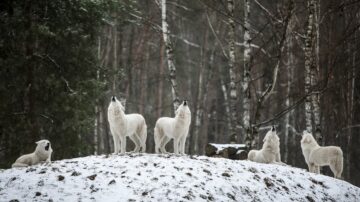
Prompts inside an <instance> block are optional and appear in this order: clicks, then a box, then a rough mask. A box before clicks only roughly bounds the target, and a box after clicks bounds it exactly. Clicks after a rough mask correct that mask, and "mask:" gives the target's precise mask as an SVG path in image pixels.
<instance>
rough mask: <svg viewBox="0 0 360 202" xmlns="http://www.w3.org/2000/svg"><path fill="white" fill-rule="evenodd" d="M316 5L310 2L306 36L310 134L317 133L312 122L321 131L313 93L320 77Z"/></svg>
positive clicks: (306, 74) (306, 80)
mask: <svg viewBox="0 0 360 202" xmlns="http://www.w3.org/2000/svg"><path fill="white" fill-rule="evenodd" d="M316 4H317V0H309V1H308V6H307V10H308V18H307V28H306V36H305V94H306V95H309V96H307V97H306V100H305V124H306V130H307V131H309V132H310V131H315V130H314V128H313V127H312V120H314V123H315V128H316V129H319V127H320V106H319V96H318V95H316V93H313V91H314V90H315V87H316V85H317V77H318V67H317V62H316V59H315V54H316V53H315V48H314V44H315V42H316V41H315V37H316V30H315V28H316V26H315V25H316V21H315V15H316ZM317 40H319V39H317ZM317 54H318V53H317ZM310 94H311V95H310ZM315 138H316V139H317V140H318V141H319V139H320V138H321V137H320V133H316V137H315Z"/></svg>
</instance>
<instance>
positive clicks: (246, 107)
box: [242, 0, 252, 147]
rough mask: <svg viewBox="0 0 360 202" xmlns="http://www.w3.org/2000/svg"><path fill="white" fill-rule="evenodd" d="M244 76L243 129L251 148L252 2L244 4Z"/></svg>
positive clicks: (246, 1)
mask: <svg viewBox="0 0 360 202" xmlns="http://www.w3.org/2000/svg"><path fill="white" fill-rule="evenodd" d="M244 14H245V15H244V44H245V47H244V75H243V82H242V92H243V127H244V134H245V135H246V142H245V143H246V145H247V146H248V147H251V144H252V142H251V140H252V138H251V133H250V132H251V130H250V89H249V86H250V80H251V78H250V62H251V55H250V54H251V37H250V23H249V17H250V1H249V0H245V2H244Z"/></svg>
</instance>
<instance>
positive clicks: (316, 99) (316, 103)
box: [311, 0, 324, 145]
mask: <svg viewBox="0 0 360 202" xmlns="http://www.w3.org/2000/svg"><path fill="white" fill-rule="evenodd" d="M320 11H321V10H320V0H315V15H314V17H315V19H314V23H315V37H316V38H315V41H316V43H315V55H314V57H315V58H314V59H315V63H314V65H315V66H314V67H313V68H312V69H311V71H312V72H311V86H312V88H313V89H314V88H315V87H317V85H318V80H319V76H320V69H319V68H320V16H321V15H320V14H321V13H320ZM311 102H312V106H313V110H314V112H313V116H314V124H315V128H314V129H315V130H320V124H321V123H320V118H321V117H320V95H319V94H313V95H312V100H311ZM315 135H316V137H315V138H316V139H317V140H318V142H319V144H320V145H321V144H322V141H323V140H324V139H323V138H322V136H321V133H315Z"/></svg>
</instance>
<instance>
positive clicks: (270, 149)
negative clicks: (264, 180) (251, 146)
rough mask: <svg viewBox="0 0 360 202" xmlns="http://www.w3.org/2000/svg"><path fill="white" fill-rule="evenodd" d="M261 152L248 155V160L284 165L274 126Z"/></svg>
mask: <svg viewBox="0 0 360 202" xmlns="http://www.w3.org/2000/svg"><path fill="white" fill-rule="evenodd" d="M263 142H264V144H263V146H262V149H261V150H251V151H250V152H249V154H248V160H250V161H255V162H258V163H274V164H280V165H284V163H282V162H281V158H280V140H279V137H278V136H277V134H276V129H275V127H274V126H273V127H272V128H271V130H269V131H268V132H267V133H266V135H265V137H264V139H263Z"/></svg>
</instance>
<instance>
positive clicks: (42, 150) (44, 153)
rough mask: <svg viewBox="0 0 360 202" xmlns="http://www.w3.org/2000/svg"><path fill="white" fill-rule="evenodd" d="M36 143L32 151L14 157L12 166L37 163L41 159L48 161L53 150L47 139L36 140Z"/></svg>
mask: <svg viewBox="0 0 360 202" xmlns="http://www.w3.org/2000/svg"><path fill="white" fill-rule="evenodd" d="M36 144H37V146H36V149H35V151H34V152H33V153H31V154H26V155H23V156H20V157H19V158H18V159H16V161H15V163H13V164H12V167H13V168H14V167H26V166H31V165H35V164H38V163H40V162H42V161H45V162H46V163H50V162H51V153H52V151H53V150H52V148H51V145H50V142H49V140H40V141H37V142H36Z"/></svg>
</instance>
